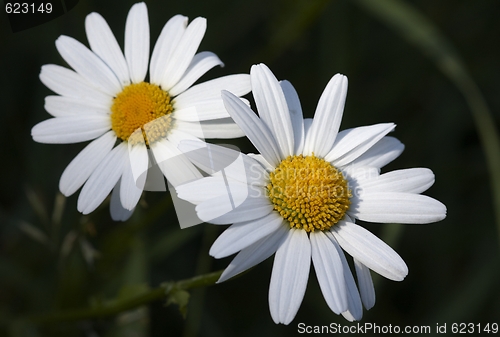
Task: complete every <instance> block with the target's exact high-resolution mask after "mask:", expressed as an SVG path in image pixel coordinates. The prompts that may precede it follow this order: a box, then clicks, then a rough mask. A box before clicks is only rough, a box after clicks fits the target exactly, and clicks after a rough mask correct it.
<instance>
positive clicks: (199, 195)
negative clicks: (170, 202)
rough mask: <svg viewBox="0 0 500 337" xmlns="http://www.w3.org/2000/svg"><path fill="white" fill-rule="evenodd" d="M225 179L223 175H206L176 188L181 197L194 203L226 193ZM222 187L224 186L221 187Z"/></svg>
mask: <svg viewBox="0 0 500 337" xmlns="http://www.w3.org/2000/svg"><path fill="white" fill-rule="evenodd" d="M225 186H226V185H225V181H224V178H223V177H222V176H218V177H205V178H201V179H197V180H194V181H191V182H188V183H185V184H181V185H179V186H177V187H176V188H175V191H176V192H177V195H178V197H179V198H180V199H183V200H186V201H189V202H190V203H192V204H194V205H198V204H199V203H201V202H203V201H206V200H209V199H213V198H215V197H219V196H221V195H225V194H226V193H227V191H226V189H225ZM221 187H224V188H222V189H221Z"/></svg>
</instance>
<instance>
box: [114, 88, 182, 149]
mask: <svg viewBox="0 0 500 337" xmlns="http://www.w3.org/2000/svg"><path fill="white" fill-rule="evenodd" d="M172 110H173V108H172V104H171V102H170V96H169V94H168V93H167V92H166V91H164V90H162V89H160V87H158V86H157V85H154V84H150V83H146V82H141V83H133V84H130V85H128V86H126V87H125V88H124V89H123V91H122V92H120V93H119V94H118V95H117V96H116V97H115V99H114V101H113V105H112V106H111V128H112V129H113V130H114V131H115V133H116V136H117V137H118V138H120V139H121V140H123V141H128V142H131V143H133V144H135V143H143V142H144V141H145V142H146V144H147V145H150V144H152V143H154V142H155V141H157V140H158V139H160V138H162V137H165V136H166V135H167V133H168V131H169V129H170V126H171V125H170V124H171V120H172V118H171V116H170V114H171V113H172ZM138 129H140V130H142V133H141V132H135V131H136V130H138Z"/></svg>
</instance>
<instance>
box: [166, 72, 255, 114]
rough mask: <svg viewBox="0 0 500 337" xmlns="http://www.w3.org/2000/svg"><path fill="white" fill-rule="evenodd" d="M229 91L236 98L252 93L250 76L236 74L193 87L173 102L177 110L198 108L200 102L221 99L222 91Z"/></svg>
mask: <svg viewBox="0 0 500 337" xmlns="http://www.w3.org/2000/svg"><path fill="white" fill-rule="evenodd" d="M222 90H227V91H229V92H231V93H232V94H233V95H236V96H243V95H246V94H248V93H249V92H250V90H251V86H250V75H248V74H236V75H228V76H223V77H219V78H216V79H213V80H210V81H206V82H203V83H200V84H196V85H193V86H192V87H191V88H189V89H188V90H186V91H184V92H183V93H182V94H180V95H179V96H177V97H175V98H174V100H173V104H174V108H175V109H184V108H189V107H192V106H196V105H197V103H198V102H203V101H206V100H210V99H214V98H216V99H218V98H220V97H221V91H222Z"/></svg>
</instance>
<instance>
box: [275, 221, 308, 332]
mask: <svg viewBox="0 0 500 337" xmlns="http://www.w3.org/2000/svg"><path fill="white" fill-rule="evenodd" d="M310 265H311V243H310V241H309V238H308V237H307V233H306V232H305V231H303V230H301V229H290V230H289V231H288V235H287V237H286V239H285V241H284V242H283V243H282V244H281V246H280V247H279V248H278V250H277V251H276V255H275V257H274V264H273V271H272V274H271V283H270V285H269V309H270V311H271V317H272V318H273V321H274V322H275V323H283V324H289V323H290V322H291V321H292V320H293V319H294V317H295V315H296V314H297V311H298V310H299V307H300V304H301V303H302V299H303V298H304V293H305V291H306V286H307V280H308V278H309V267H310Z"/></svg>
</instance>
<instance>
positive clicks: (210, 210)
mask: <svg viewBox="0 0 500 337" xmlns="http://www.w3.org/2000/svg"><path fill="white" fill-rule="evenodd" d="M237 186H238V184H237V183H236V182H233V183H231V182H230V183H229V186H228V187H227V188H228V189H230V191H228V193H226V194H225V195H222V196H219V197H216V198H213V199H210V200H207V201H205V202H202V203H200V204H199V205H197V206H196V213H197V214H198V217H199V218H200V219H202V220H203V221H205V222H210V223H213V224H230V223H235V222H241V221H250V220H255V219H258V218H261V217H263V216H266V215H268V214H269V213H271V212H272V210H273V205H272V204H271V203H270V201H269V199H268V198H267V197H266V196H262V197H251V196H250V193H251V192H252V191H250V190H248V191H247V193H248V194H247V195H248V196H250V197H248V198H246V199H245V198H244V196H243V193H244V192H245V191H244V190H243V188H246V189H247V188H248V186H246V185H245V186H244V187H239V188H240V191H236V192H235V190H236V189H237V188H238V187H237ZM240 200H243V201H240Z"/></svg>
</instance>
